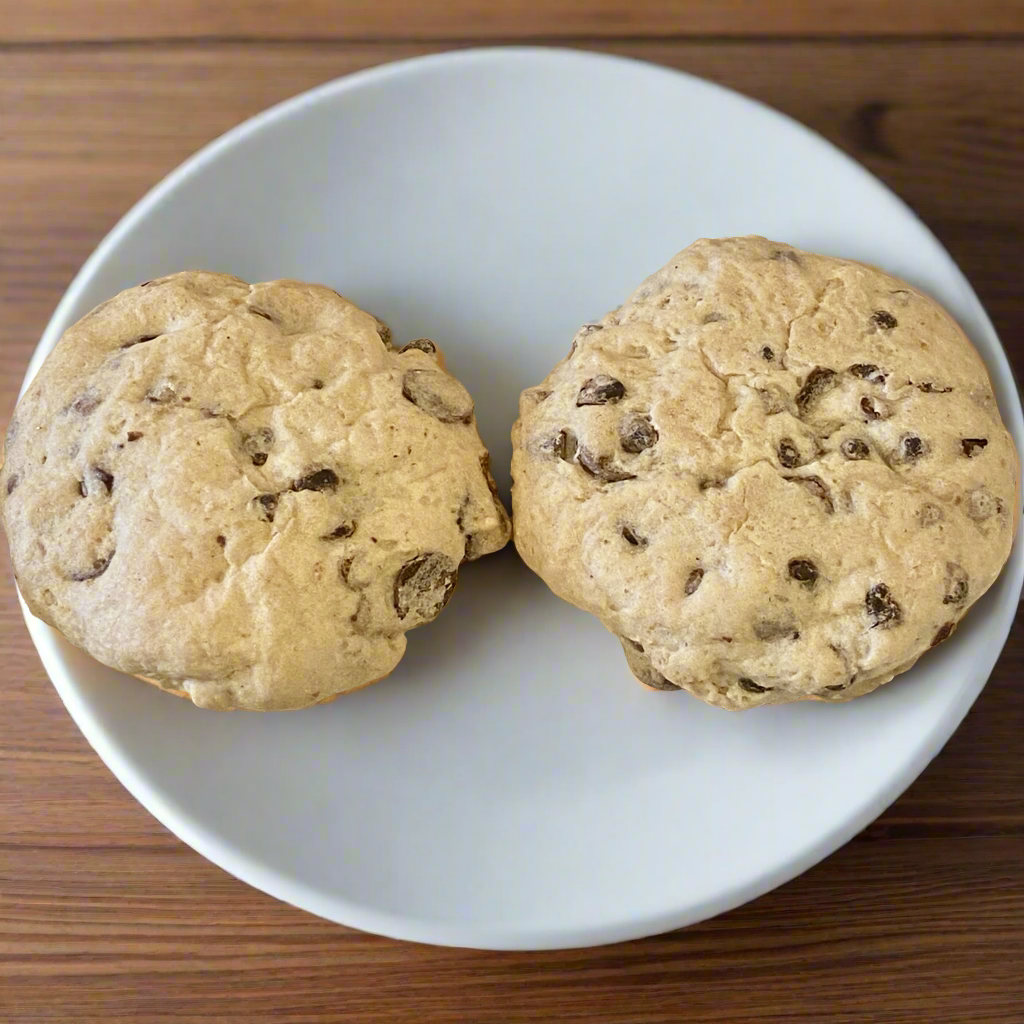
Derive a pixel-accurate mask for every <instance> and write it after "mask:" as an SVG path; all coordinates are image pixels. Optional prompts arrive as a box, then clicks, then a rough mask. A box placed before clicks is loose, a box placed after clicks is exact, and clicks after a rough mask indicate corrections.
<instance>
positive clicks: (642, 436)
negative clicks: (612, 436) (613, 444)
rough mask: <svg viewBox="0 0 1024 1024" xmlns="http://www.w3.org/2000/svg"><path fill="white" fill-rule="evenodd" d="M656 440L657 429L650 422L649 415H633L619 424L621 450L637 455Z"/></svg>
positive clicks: (655, 442)
mask: <svg viewBox="0 0 1024 1024" xmlns="http://www.w3.org/2000/svg"><path fill="white" fill-rule="evenodd" d="M657 442H658V431H657V429H656V428H655V426H654V424H653V423H651V418H650V416H634V417H632V419H628V420H623V422H622V423H621V424H619V443H620V444H621V445H622V449H623V451H627V452H630V453H631V454H633V455H639V454H640V452H642V451H645V450H646V449H648V448H653V447H654V445H655V444H657Z"/></svg>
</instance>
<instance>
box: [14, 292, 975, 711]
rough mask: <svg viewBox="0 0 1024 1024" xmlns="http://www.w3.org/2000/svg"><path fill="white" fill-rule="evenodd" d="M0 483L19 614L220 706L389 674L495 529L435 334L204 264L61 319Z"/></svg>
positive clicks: (348, 686) (284, 704) (498, 537)
mask: <svg viewBox="0 0 1024 1024" xmlns="http://www.w3.org/2000/svg"><path fill="white" fill-rule="evenodd" d="M975 433H976V432H975ZM972 436H974V435H972ZM974 461H975V462H978V461H979V460H977V459H975V460H974ZM0 502H2V513H3V521H4V525H5V527H6V530H7V535H8V539H9V541H10V546H11V556H12V561H13V564H14V570H15V573H16V575H17V579H18V584H19V586H20V588H21V592H22V594H23V595H24V597H25V600H26V601H27V603H28V605H29V607H30V608H31V609H32V611H33V613H34V614H36V615H37V616H39V617H40V618H42V619H43V620H45V621H46V622H48V623H50V624H51V625H52V626H54V627H55V628H57V629H59V630H60V631H61V632H62V633H64V635H65V636H67V637H68V639H69V640H70V641H71V642H72V643H74V644H76V645H77V646H79V647H81V648H83V649H85V650H86V651H88V652H89V653H91V654H92V655H93V656H95V657H96V658H98V659H99V660H100V661H102V662H104V663H105V664H107V665H111V666H113V667H114V668H117V669H121V670H122V671H124V672H129V673H132V674H134V675H138V676H140V677H144V678H146V679H148V680H150V681H152V682H156V683H158V684H159V685H160V686H162V687H163V688H164V689H167V690H169V691H173V692H181V693H183V694H185V695H187V696H188V697H190V698H191V699H192V700H193V701H194V702H195V703H196V704H198V705H200V706H202V707H208V708H222V709H227V708H249V709H258V710H272V709H287V708H300V707H305V706H307V705H310V704H315V703H318V702H323V701H325V700H329V699H331V698H332V697H334V696H336V695H338V694H339V693H343V692H346V691H349V690H353V689H356V688H357V687H360V686H363V685H366V684H367V683H370V682H373V681H374V680H376V679H380V678H382V677H383V676H386V675H387V674H388V673H389V672H390V671H391V670H392V669H393V668H394V667H395V665H397V663H398V661H399V659H400V658H401V657H402V654H403V652H404V650H405V633H406V632H407V631H408V630H409V629H412V628H413V627H415V626H418V625H421V624H422V623H425V622H429V621H430V620H431V619H433V618H434V617H435V616H436V615H437V614H438V613H439V612H440V611H441V609H442V608H443V607H444V605H445V603H446V602H447V601H448V599H449V597H450V596H451V593H452V590H453V589H454V587H455V584H456V580H457V577H458V572H459V567H460V565H461V564H462V562H464V561H465V560H467V559H474V558H478V557H480V556H481V555H486V554H488V553H489V552H492V551H496V550H498V549H499V548H501V547H502V546H503V545H504V544H505V543H506V542H507V541H508V539H509V533H510V526H509V520H508V516H507V514H506V512H505V510H504V508H503V507H502V505H501V502H500V500H499V499H498V498H497V496H496V492H495V490H494V481H493V480H492V479H491V475H490V472H489V471H488V458H487V451H486V449H485V448H484V446H483V444H482V443H481V441H480V437H479V435H478V434H477V429H476V423H475V420H474V417H473V400H472V398H471V397H470V396H469V394H468V392H467V391H466V389H465V388H464V387H463V386H462V385H461V384H460V383H459V382H458V381H457V380H455V378H454V377H452V376H450V375H449V374H448V373H446V372H445V370H444V366H443V363H442V361H441V357H440V353H439V351H438V349H437V347H436V346H435V345H434V344H433V342H429V341H426V340H425V339H420V340H417V341H415V342H411V343H410V344H409V345H407V346H405V348H403V349H401V350H398V349H396V348H394V347H393V346H392V345H391V338H390V332H389V331H388V330H387V328H386V327H384V325H383V324H381V323H380V322H379V321H377V320H376V319H375V318H374V317H373V316H371V315H370V314H369V313H365V312H363V311H362V310H360V309H358V308H357V307H356V306H354V305H353V304H352V303H351V302H349V301H348V300H346V299H344V298H342V297H341V296H340V295H338V294H337V293H335V292H333V291H331V290H330V289H329V288H324V287H321V286H317V285H308V284H301V283H299V282H297V281H271V282H268V283H266V284H254V285H249V284H246V283H245V282H244V281H240V280H238V279H237V278H234V277H228V276H226V275H223V274H208V273H191V272H190V273H182V274H175V275H173V276H171V277H165V278H162V279H160V280H156V281H147V282H146V283H145V284H144V285H140V286H139V287H137V288H131V289H129V290H128V291H125V292H122V293H121V294H120V295H118V296H116V297H115V298H113V299H111V300H110V301H109V302H105V303H103V304H102V305H100V306H98V307H97V308H96V309H94V310H93V311H92V312H91V313H89V314H88V315H87V316H85V317H84V318H83V319H82V320H80V321H79V322H78V323H77V324H75V325H74V326H73V327H71V328H70V329H69V330H68V331H67V332H66V333H65V335H64V337H63V338H62V339H61V340H60V341H59V342H58V344H57V346H56V348H55V350H54V351H53V353H52V354H51V355H50V357H49V358H48V359H47V360H46V362H45V364H44V365H43V367H42V369H41V370H40V371H39V374H38V376H37V377H36V379H35V380H34V381H33V383H32V385H31V387H30V388H29V389H28V391H27V392H26V394H25V397H24V398H23V399H22V400H21V402H20V403H19V405H18V408H17V411H16V414H15V418H14V421H13V422H12V424H11V429H10V430H9V431H8V436H7V447H6V461H5V463H4V465H3V469H2V472H0Z"/></svg>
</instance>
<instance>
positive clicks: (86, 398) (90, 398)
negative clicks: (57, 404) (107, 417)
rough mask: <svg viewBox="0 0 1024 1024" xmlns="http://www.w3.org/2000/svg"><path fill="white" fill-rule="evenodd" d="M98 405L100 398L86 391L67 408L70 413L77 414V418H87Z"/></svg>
mask: <svg viewBox="0 0 1024 1024" xmlns="http://www.w3.org/2000/svg"><path fill="white" fill-rule="evenodd" d="M99 404H100V396H99V395H98V394H96V392H95V391H86V392H85V393H84V394H81V395H79V396H78V397H77V398H76V399H75V400H74V401H73V402H72V403H71V405H69V406H68V408H69V409H70V410H71V411H72V412H77V413H78V414H79V416H88V415H89V413H91V412H94V411H95V410H96V409H97V408H98V407H99Z"/></svg>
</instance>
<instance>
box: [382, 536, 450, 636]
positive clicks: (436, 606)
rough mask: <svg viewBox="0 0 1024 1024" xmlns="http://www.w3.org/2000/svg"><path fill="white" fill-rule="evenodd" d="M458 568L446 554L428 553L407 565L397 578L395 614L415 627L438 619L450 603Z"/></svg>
mask: <svg viewBox="0 0 1024 1024" xmlns="http://www.w3.org/2000/svg"><path fill="white" fill-rule="evenodd" d="M458 574H459V570H458V566H457V565H456V564H455V562H453V561H452V560H451V559H450V558H449V557H448V556H447V555H442V554H439V553H437V552H429V553H427V554H425V555H420V556H419V557H417V558H414V559H412V561H409V562H406V563H405V565H403V566H402V568H401V569H399V571H398V573H397V575H396V576H395V585H394V595H393V603H394V606H395V614H397V616H398V617H399V618H400V619H402V620H405V619H407V618H410V617H411V618H412V619H413V620H415V621H414V622H413V623H412V625H417V624H418V623H420V622H429V621H430V620H431V619H433V618H436V617H437V615H438V613H439V612H440V611H441V609H442V608H443V607H444V606H445V605H446V604H447V603H448V599H449V598H450V597H451V596H452V591H453V590H454V589H455V583H456V581H457V579H458Z"/></svg>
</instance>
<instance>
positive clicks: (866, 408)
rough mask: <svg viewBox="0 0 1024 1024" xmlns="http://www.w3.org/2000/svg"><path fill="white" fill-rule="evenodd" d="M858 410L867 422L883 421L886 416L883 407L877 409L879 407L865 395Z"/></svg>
mask: <svg viewBox="0 0 1024 1024" xmlns="http://www.w3.org/2000/svg"><path fill="white" fill-rule="evenodd" d="M860 408H861V412H863V413H864V415H865V416H866V417H867V418H868V419H869V420H880V419H884V417H885V416H886V412H885V411H883V410H884V408H885V407H884V406H882V407H881V408H879V406H877V405H876V404H875V401H874V399H872V398H869V397H868V396H867V395H865V396H864V397H863V398H862V399H861V400H860Z"/></svg>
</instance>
